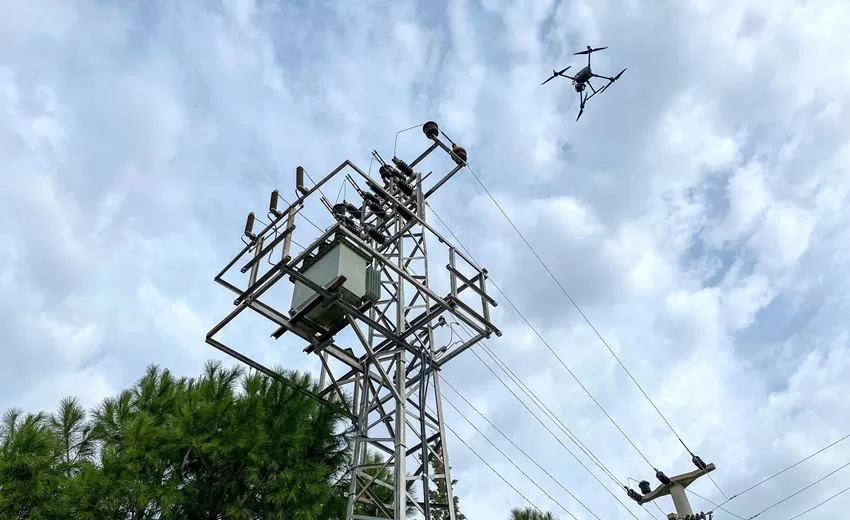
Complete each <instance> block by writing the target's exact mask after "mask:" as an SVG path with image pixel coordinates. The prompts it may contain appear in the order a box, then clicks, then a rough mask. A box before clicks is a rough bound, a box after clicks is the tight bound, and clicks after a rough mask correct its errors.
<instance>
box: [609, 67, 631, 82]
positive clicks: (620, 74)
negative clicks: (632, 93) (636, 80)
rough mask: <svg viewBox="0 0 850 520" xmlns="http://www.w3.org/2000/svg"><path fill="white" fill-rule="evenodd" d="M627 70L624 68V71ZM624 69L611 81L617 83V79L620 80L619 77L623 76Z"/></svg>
mask: <svg viewBox="0 0 850 520" xmlns="http://www.w3.org/2000/svg"><path fill="white" fill-rule="evenodd" d="M627 68H628V67H626V69H627ZM626 69H623V70H621V71H620V73H619V74H617V75H616V76H614V79H613V80H612V81H617V80H618V79H620V76H622V75H623V73H624V72H626Z"/></svg>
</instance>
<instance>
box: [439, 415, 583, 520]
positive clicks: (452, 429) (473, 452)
mask: <svg viewBox="0 0 850 520" xmlns="http://www.w3.org/2000/svg"><path fill="white" fill-rule="evenodd" d="M443 425H444V426H445V427H446V429H447V430H449V431H450V432H451V433H452V435H454V436H455V438H456V439H457V440H459V441H460V443H461V444H463V445H464V446H466V449H468V450H469V451H471V452H472V454H473V455H475V456H476V457H478V460H480V461H481V462H483V463H484V465H486V466H487V467H488V468H490V471H492V472H493V473H495V474H496V476H497V477H499V478H500V479H501V480H502V482H504V483H505V484H507V485H508V486H509V487H510V488H511V489H513V490H514V492H515V493H516V494H517V495H519V496H521V497H522V498H523V500H525V501H526V502H528V504H529V505H530V506H531V507H533V508H534V509H536V510H537V511H538V512H539V513H541V514H543V511H542V510H541V509H540V508H539V507H537V506H536V505H535V504H534V502H532V501H531V500H529V498H528V497H527V496H525V495H524V494H523V493H522V492H521V491H520V490H518V489H517V488H516V487H514V485H513V484H511V483H510V482H508V480H507V479H506V478H505V477H504V476H503V475H502V474H501V473H499V471H498V470H497V469H496V468H494V467H493V466H491V465H490V463H489V462H487V461H486V460H485V459H484V457H482V456H481V455H480V454H479V453H478V452H477V451H475V450H474V449H472V446H470V445H469V444H468V443H467V442H466V441H465V440H463V437H461V436H460V435H458V433H457V432H456V431H454V428H452V427H451V426H449V425H448V424H447V423H443ZM520 471H521V470H520ZM574 518H575V517H574Z"/></svg>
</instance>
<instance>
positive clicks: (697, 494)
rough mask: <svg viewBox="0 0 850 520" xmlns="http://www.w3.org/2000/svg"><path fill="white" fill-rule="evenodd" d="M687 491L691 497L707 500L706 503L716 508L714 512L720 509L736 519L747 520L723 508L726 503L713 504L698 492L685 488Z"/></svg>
mask: <svg viewBox="0 0 850 520" xmlns="http://www.w3.org/2000/svg"><path fill="white" fill-rule="evenodd" d="M685 491H686V492H688V493H690V494H691V495H694V496H695V497H698V498H701V499H703V500H705V501H706V502H708V503H709V504H711V505H712V506H714V509H712V511H715V510H717V509H719V510H721V511H724V512H726V513H728V514H730V515H732V516H734V517H735V518H740V519H741V520H747V519H746V518H744V517H743V516H741V515H739V514H738V513H733V512H732V511H729V510H728V509H726V508H725V507H723V504H725V503H726V502H724V503H723V504H717V503H715V502H712V501H711V500H709V499H707V498H705V497H704V496H702V495H700V494H699V493H697V492H696V491H693V490H691V489H690V488H685Z"/></svg>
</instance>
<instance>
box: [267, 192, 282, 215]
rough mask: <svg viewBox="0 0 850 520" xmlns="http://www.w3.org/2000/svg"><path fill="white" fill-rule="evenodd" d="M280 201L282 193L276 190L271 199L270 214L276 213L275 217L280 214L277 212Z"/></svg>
mask: <svg viewBox="0 0 850 520" xmlns="http://www.w3.org/2000/svg"><path fill="white" fill-rule="evenodd" d="M279 199H280V193H278V191H277V190H274V191H273V192H272V196H271V199H269V212H270V213H274V214H275V215H278V214H279V213H278V211H277V204H278V200H279Z"/></svg>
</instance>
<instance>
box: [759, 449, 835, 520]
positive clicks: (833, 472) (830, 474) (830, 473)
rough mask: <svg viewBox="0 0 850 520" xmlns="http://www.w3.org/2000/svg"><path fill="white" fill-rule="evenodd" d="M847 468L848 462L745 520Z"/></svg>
mask: <svg viewBox="0 0 850 520" xmlns="http://www.w3.org/2000/svg"><path fill="white" fill-rule="evenodd" d="M847 466H850V462H847V463H845V464H843V465H841V466H839V467H838V468H836V469H834V470H832V471H830V472H829V473H827V474H826V475H824V476H822V477H821V478H819V479H817V480H815V481H814V482H812V483H811V484H809V485H807V486H805V487H803V488H800V489H798V490H797V491H795V492H794V493H791V494H790V495H788V496H786V497H784V498H783V499H782V500H780V501H778V502H775V503H773V504H771V505H769V506H767V507H765V508H764V509H762V510H761V511H759V512H758V513H756V514H754V515H752V516H750V517H748V518H747V519H746V520H753V519H754V518H756V517H757V516H759V515H761V514H762V513H766V512H767V511H770V510H771V509H773V508H774V507H776V506H778V505H780V504H783V503H785V502H786V501H788V500H790V499H792V498H794V497H795V496H797V495H799V494H800V493H802V492H803V491H806V490H807V489H809V488H811V487H813V486H815V485H816V484H819V483H820V482H823V481H824V480H826V479H827V478H829V477H831V476H832V475H834V474H836V473H838V472H839V471H841V470H842V469H844V468H846V467H847Z"/></svg>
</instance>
